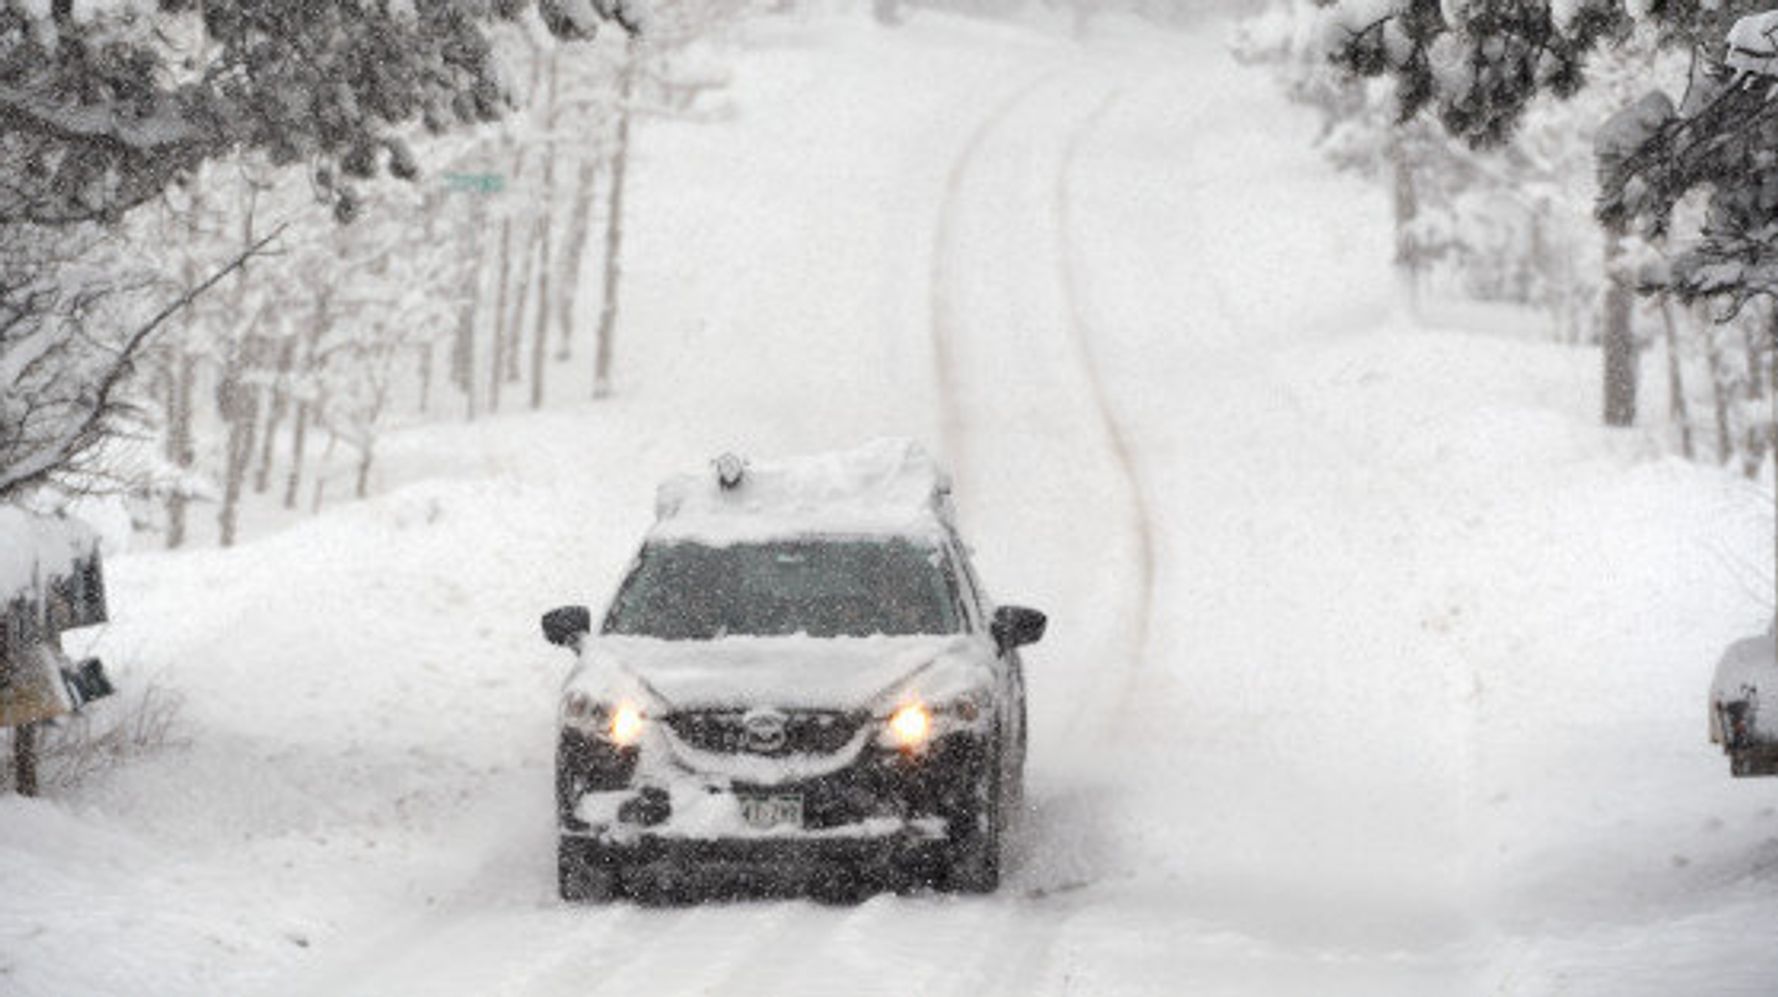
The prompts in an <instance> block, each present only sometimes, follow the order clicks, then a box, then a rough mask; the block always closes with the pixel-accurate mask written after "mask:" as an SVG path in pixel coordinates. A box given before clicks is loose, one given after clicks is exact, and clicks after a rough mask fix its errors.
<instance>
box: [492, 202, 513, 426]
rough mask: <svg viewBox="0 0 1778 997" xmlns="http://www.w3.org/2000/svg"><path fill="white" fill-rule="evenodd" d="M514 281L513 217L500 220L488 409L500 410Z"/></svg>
mask: <svg viewBox="0 0 1778 997" xmlns="http://www.w3.org/2000/svg"><path fill="white" fill-rule="evenodd" d="M511 282H512V219H511V218H510V217H509V218H503V219H501V220H500V279H499V280H498V281H496V282H495V284H494V321H493V322H491V323H489V324H490V325H491V326H492V327H493V330H494V335H493V339H492V343H491V344H490V347H489V350H488V411H489V412H498V411H500V382H501V380H502V377H501V371H500V367H501V364H502V362H503V361H502V358H503V357H505V356H506V318H507V316H506V289H507V286H508V285H509V284H510V283H511Z"/></svg>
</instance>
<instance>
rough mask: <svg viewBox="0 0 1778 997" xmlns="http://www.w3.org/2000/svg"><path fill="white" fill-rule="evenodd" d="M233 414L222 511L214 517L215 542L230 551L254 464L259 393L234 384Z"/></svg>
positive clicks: (250, 388)
mask: <svg viewBox="0 0 1778 997" xmlns="http://www.w3.org/2000/svg"><path fill="white" fill-rule="evenodd" d="M235 391H236V392H237V393H238V395H239V397H238V398H237V400H236V402H235V403H234V407H237V411H236V414H235V415H234V416H232V417H231V418H230V419H229V427H228V453H227V463H226V464H225V465H224V471H223V479H222V510H221V511H220V512H219V513H217V517H216V522H217V527H218V531H219V535H218V537H217V542H218V543H220V544H221V545H222V546H224V547H232V546H234V543H235V537H236V535H237V532H238V530H239V526H240V521H241V492H242V490H243V486H244V485H245V484H246V481H247V467H248V465H249V464H251V463H252V462H253V441H254V434H255V431H256V430H257V428H258V426H259V389H258V388H252V387H247V386H246V385H239V384H237V386H236V388H235Z"/></svg>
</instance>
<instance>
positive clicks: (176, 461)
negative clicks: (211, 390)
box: [167, 342, 198, 550]
mask: <svg viewBox="0 0 1778 997" xmlns="http://www.w3.org/2000/svg"><path fill="white" fill-rule="evenodd" d="M177 349H178V357H177V359H176V360H175V366H176V367H177V369H176V370H175V371H174V373H173V383H172V395H173V397H172V406H171V411H170V412H169V413H168V419H167V459H168V460H169V461H170V462H171V463H172V464H173V466H174V467H176V468H178V469H179V470H180V471H181V472H182V474H181V478H182V479H183V476H184V474H189V473H190V471H191V466H192V464H193V463H194V462H195V461H196V460H197V454H196V452H195V451H194V450H193V449H192V442H191V410H192V395H193V394H194V393H195V392H196V391H197V380H198V358H197V354H195V353H193V352H191V350H190V349H188V348H187V345H186V344H185V343H183V342H181V343H180V344H179V346H178V348H177ZM185 489H186V482H185V481H184V480H180V481H177V482H174V485H173V490H172V491H171V492H169V493H168V495H167V548H168V549H169V550H170V549H173V548H176V547H179V546H181V545H183V544H184V543H185V512H186V505H187V503H188V501H189V500H188V499H187V498H186V495H185Z"/></svg>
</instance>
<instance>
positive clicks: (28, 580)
mask: <svg viewBox="0 0 1778 997" xmlns="http://www.w3.org/2000/svg"><path fill="white" fill-rule="evenodd" d="M98 548H99V536H98V534H97V533H95V532H93V530H92V529H91V528H89V527H88V526H87V525H86V524H85V523H82V522H80V521H79V520H76V519H71V518H68V517H65V516H39V515H35V514H33V513H29V512H26V511H24V510H23V509H19V508H16V507H13V506H0V603H9V602H11V601H12V600H14V599H16V598H18V597H19V596H21V595H24V594H26V593H28V592H30V591H32V590H33V589H35V588H37V587H38V586H40V585H42V584H43V583H44V582H45V581H46V580H48V579H50V578H52V577H58V576H64V575H69V574H72V573H73V572H74V570H75V568H76V562H77V561H81V560H85V559H86V558H90V557H92V556H93V555H94V554H95V553H97V552H98Z"/></svg>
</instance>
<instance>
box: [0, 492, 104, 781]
mask: <svg viewBox="0 0 1778 997" xmlns="http://www.w3.org/2000/svg"><path fill="white" fill-rule="evenodd" d="M103 622H105V582H104V574H103V570H102V568H101V566H100V562H99V543H98V537H97V536H96V535H95V534H94V533H93V531H92V530H91V529H89V528H88V527H86V526H85V525H84V524H82V523H80V522H79V521H77V520H73V519H68V518H66V517H59V516H53V517H52V516H38V515H33V514H31V513H28V512H24V511H23V510H20V509H16V508H12V507H7V506H0V727H10V728H13V729H14V731H15V734H14V755H15V764H16V774H17V779H16V783H15V785H16V787H17V788H18V790H19V791H20V792H25V793H29V792H32V791H33V790H34V789H35V785H34V783H35V758H34V750H35V749H34V739H33V738H32V736H31V730H32V726H33V725H35V724H39V723H42V722H43V721H46V720H53V719H55V718H56V717H59V716H63V715H65V714H68V713H71V712H73V711H75V710H77V709H79V708H80V707H81V706H82V705H84V704H85V703H87V702H89V701H91V700H94V699H97V698H99V697H101V696H104V695H107V694H109V693H110V692H111V685H110V683H109V682H108V681H107V680H106V678H105V673H104V669H103V667H102V666H101V665H100V664H99V661H98V659H96V658H92V659H88V660H86V661H83V662H81V663H80V664H78V665H76V664H74V663H72V662H70V661H69V660H68V658H67V656H66V655H64V654H63V653H62V641H61V634H62V631H64V630H69V629H72V628H75V627H85V626H91V625H93V624H95V623H103Z"/></svg>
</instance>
